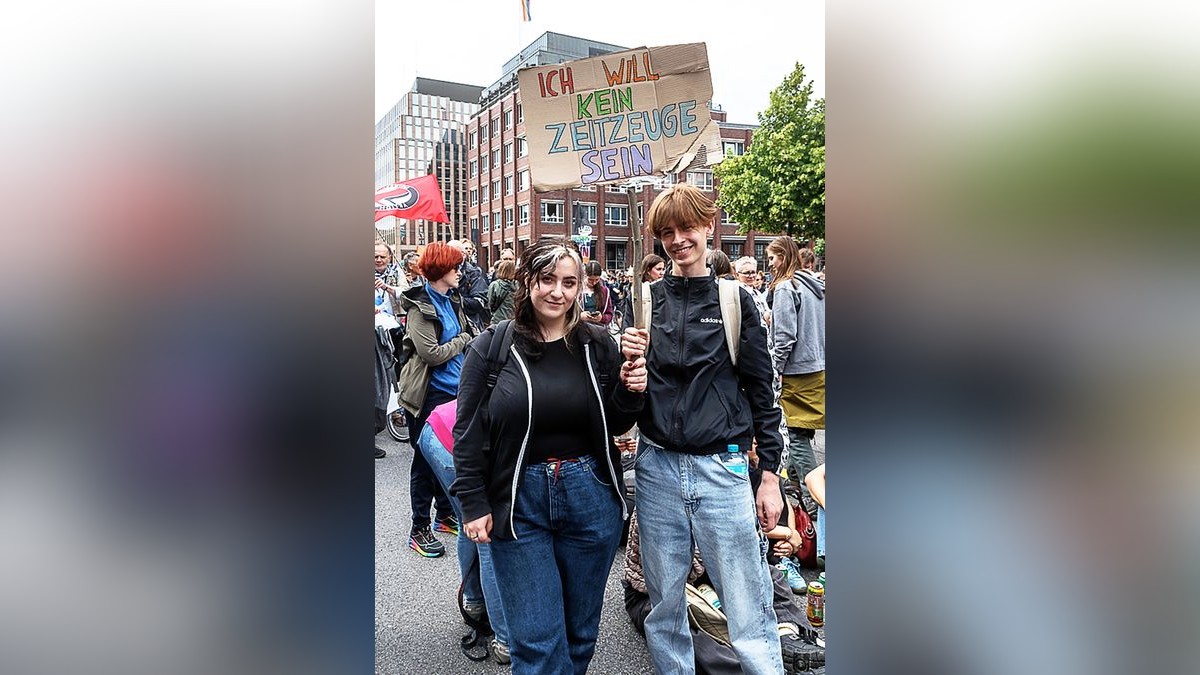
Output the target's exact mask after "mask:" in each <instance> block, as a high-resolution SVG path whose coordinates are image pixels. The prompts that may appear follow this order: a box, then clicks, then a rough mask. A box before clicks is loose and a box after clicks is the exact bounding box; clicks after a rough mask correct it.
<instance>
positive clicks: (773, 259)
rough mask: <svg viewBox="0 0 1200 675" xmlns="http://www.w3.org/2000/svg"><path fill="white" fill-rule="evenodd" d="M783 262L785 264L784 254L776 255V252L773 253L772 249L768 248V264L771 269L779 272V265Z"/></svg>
mask: <svg viewBox="0 0 1200 675" xmlns="http://www.w3.org/2000/svg"><path fill="white" fill-rule="evenodd" d="M782 264H783V256H781V255H776V254H775V253H773V252H772V251H771V249H767V265H768V266H769V267H770V268H771V271H772V272H776V273H778V272H779V266H780V265H782Z"/></svg>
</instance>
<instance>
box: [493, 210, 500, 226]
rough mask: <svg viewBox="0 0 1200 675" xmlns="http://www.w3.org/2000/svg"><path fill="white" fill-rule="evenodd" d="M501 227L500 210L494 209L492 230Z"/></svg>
mask: <svg viewBox="0 0 1200 675" xmlns="http://www.w3.org/2000/svg"><path fill="white" fill-rule="evenodd" d="M499 229H500V212H499V211H492V230H493V231H495V230H499Z"/></svg>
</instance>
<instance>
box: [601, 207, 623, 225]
mask: <svg viewBox="0 0 1200 675" xmlns="http://www.w3.org/2000/svg"><path fill="white" fill-rule="evenodd" d="M604 224H605V225H612V226H614V227H628V226H629V207H628V206H605V207H604Z"/></svg>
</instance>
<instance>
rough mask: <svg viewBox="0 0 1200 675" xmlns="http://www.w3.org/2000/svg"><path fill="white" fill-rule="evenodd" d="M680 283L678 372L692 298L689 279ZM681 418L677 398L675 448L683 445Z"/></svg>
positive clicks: (673, 432) (679, 398) (680, 400)
mask: <svg viewBox="0 0 1200 675" xmlns="http://www.w3.org/2000/svg"><path fill="white" fill-rule="evenodd" d="M682 281H683V311H682V312H680V313H679V317H680V326H679V349H678V350H677V351H676V352H675V356H676V358H675V361H676V363H677V364H678V365H679V369H680V370H682V369H683V366H684V358H683V354H684V352H683V346H684V344H685V342H686V339H685V338H686V336H685V335H684V332H685V331H686V330H687V320H688V316H687V314H688V305H689V304H690V303H689V302H688V301H689V300H691V296H692V289H691V284H689V283H688V282H689V281H690V279H688V278H687V277H684V278H683V280H682ZM682 393H683V392H680V394H682ZM682 417H683V396H677V397H676V403H675V416H674V419H672V420H671V438H672V440H673V441H674V442H675V446H676V447H679V446H681V445H683V421H682Z"/></svg>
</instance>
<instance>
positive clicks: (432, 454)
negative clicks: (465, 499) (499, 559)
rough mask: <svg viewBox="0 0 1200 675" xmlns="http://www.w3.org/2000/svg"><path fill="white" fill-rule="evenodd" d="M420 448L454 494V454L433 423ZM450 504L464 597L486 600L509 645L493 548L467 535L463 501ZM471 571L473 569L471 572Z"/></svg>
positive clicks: (500, 634) (500, 635) (502, 639)
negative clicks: (440, 437)
mask: <svg viewBox="0 0 1200 675" xmlns="http://www.w3.org/2000/svg"><path fill="white" fill-rule="evenodd" d="M417 448H418V449H419V450H420V452H421V454H422V455H424V456H425V461H427V462H428V463H429V466H430V468H432V469H433V474H434V475H435V476H437V480H438V482H439V483H441V484H442V488H443V489H445V490H446V494H450V484H451V483H453V482H454V456H453V455H451V454H450V452H449V451H447V450H446V447H445V446H443V445H442V443H441V441H439V440H438V439H437V435H436V434H434V433H433V427H431V426H429V425H428V424H426V425H425V426H424V428H423V429H421V436H420V438H419V439H418V441H417ZM450 505H451V506H452V507H454V515H455V517H456V518H458V522H459V523H460V525H459V530H460V531H459V533H458V541H457V544H458V571H459V578H460V579H463V581H464V584H463V599H464V600H466V601H468V602H479V601H480V600H485V601H486V604H487V613H488V621H490V622H491V624H492V630H493V631H495V633H496V639H497V640H499V641H500V642H503V643H504V644H506V645H507V644H508V622H507V621H505V618H504V605H503V603H502V602H501V601H500V586H498V585H497V584H496V572H495V570H494V568H493V567H492V551H491V549H490V548H489V545H488V544H476V543H475V542H473V541H471V540H470V539H467V533H466V531H465V530H463V529H462V525H463V520H462V505H461V504H459V502H458V498H457V497H453V496H452V497H450ZM477 557H478V559H479V564H478V565H475V570H474V571H473V572H472V570H471V566H472V565H473V563H474V562H475V559H476V558H477ZM469 572H471V573H470V574H468V573H469Z"/></svg>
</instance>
